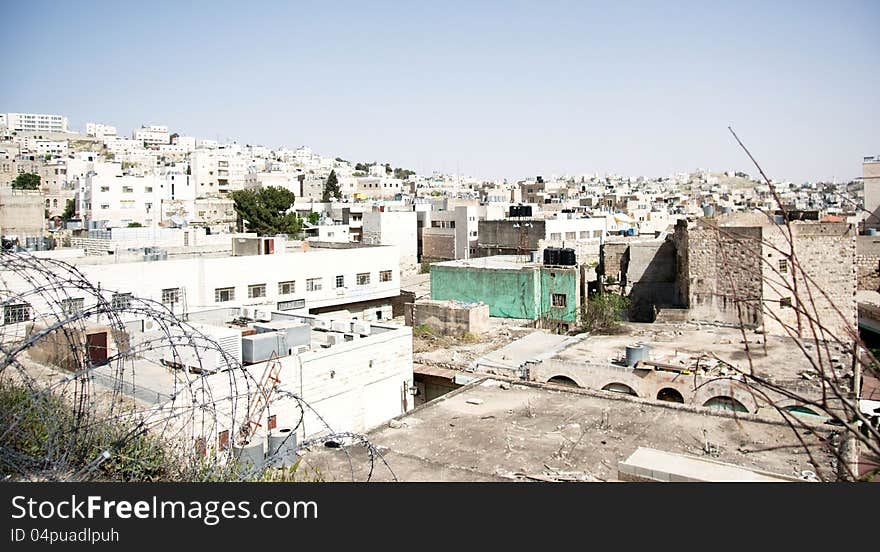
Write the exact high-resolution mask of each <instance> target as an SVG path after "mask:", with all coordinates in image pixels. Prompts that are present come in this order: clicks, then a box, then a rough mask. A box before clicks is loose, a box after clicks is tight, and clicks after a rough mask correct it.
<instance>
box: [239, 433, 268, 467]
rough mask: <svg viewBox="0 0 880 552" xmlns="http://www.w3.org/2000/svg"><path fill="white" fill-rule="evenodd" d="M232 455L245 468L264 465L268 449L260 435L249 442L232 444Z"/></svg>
mask: <svg viewBox="0 0 880 552" xmlns="http://www.w3.org/2000/svg"><path fill="white" fill-rule="evenodd" d="M232 455H233V456H234V457H235V459H236V460H238V462H239V464H240V465H241V467H242V469H244V470H251V469H254V468H259V467H262V465H263V463H264V462H265V461H266V449H265V446H264V445H263V440H262V439H260V438H259V437H257V438H255V439H253V440H252V441H250V442H248V443H243V444H240V445H232Z"/></svg>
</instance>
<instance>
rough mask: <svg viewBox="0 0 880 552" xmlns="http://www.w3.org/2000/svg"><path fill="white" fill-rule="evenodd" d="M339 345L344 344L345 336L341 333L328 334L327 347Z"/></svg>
mask: <svg viewBox="0 0 880 552" xmlns="http://www.w3.org/2000/svg"><path fill="white" fill-rule="evenodd" d="M340 343H345V334H341V333H336V332H333V333H328V334H327V345H328V346H330V347H332V346H333V345H339V344H340Z"/></svg>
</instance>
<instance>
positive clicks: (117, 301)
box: [110, 293, 131, 310]
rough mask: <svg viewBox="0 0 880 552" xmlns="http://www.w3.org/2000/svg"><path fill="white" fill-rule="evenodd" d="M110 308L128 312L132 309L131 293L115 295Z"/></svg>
mask: <svg viewBox="0 0 880 552" xmlns="http://www.w3.org/2000/svg"><path fill="white" fill-rule="evenodd" d="M110 306H111V307H112V308H113V310H126V309H129V308H131V294H130V293H114V294H113V297H112V298H111V299H110Z"/></svg>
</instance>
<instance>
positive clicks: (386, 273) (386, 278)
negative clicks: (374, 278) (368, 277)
mask: <svg viewBox="0 0 880 552" xmlns="http://www.w3.org/2000/svg"><path fill="white" fill-rule="evenodd" d="M379 281H380V282H390V281H391V271H390V270H382V271H381V272H379Z"/></svg>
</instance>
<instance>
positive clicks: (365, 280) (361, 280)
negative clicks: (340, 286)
mask: <svg viewBox="0 0 880 552" xmlns="http://www.w3.org/2000/svg"><path fill="white" fill-rule="evenodd" d="M369 283H370V273H369V272H361V273H360V274H358V275H357V285H359V286H365V285H367V284H369Z"/></svg>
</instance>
